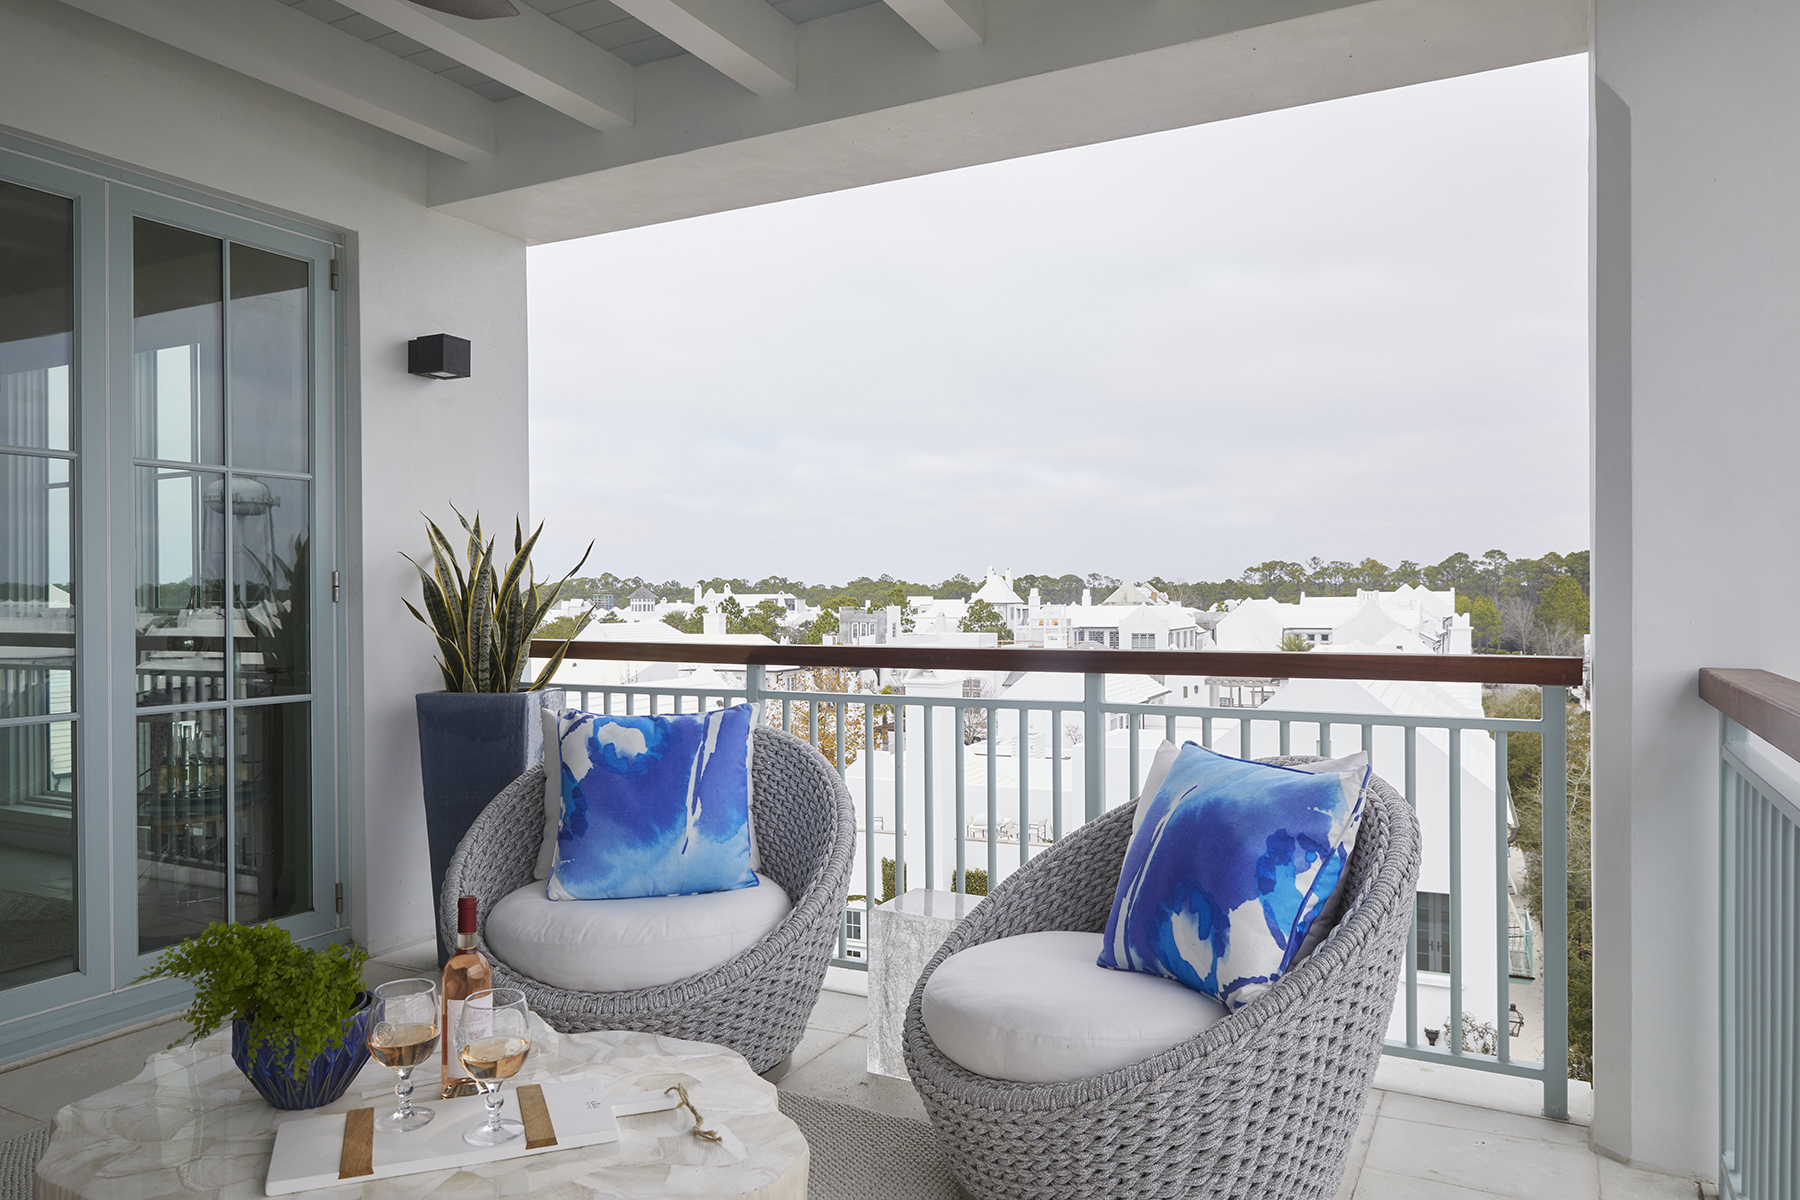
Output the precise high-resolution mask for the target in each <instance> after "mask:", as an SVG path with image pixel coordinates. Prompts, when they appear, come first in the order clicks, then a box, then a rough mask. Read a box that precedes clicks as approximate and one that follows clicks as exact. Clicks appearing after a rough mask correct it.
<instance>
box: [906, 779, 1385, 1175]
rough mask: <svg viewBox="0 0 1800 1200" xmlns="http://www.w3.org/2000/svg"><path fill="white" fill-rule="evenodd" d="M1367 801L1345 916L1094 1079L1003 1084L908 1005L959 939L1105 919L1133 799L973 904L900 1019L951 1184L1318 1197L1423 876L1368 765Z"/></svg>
mask: <svg viewBox="0 0 1800 1200" xmlns="http://www.w3.org/2000/svg"><path fill="white" fill-rule="evenodd" d="M1264 761H1266V762H1276V763H1294V762H1310V761H1315V760H1314V759H1312V758H1303V757H1290V758H1274V759H1265V760H1264ZM1365 804H1366V806H1367V807H1366V811H1365V813H1364V816H1363V820H1362V826H1361V829H1360V830H1359V831H1358V834H1357V841H1356V849H1355V850H1354V851H1353V852H1352V854H1351V857H1350V864H1349V881H1348V884H1347V887H1348V888H1349V889H1350V890H1349V892H1348V893H1347V898H1346V903H1345V906H1344V908H1343V910H1342V914H1341V919H1340V920H1339V922H1338V925H1337V927H1336V928H1335V929H1334V930H1333V931H1332V932H1331V934H1330V936H1329V937H1327V938H1326V939H1325V941H1324V942H1323V943H1321V944H1320V946H1319V948H1318V949H1317V950H1316V951H1314V952H1313V954H1312V955H1311V956H1310V957H1309V958H1307V959H1306V960H1305V961H1304V962H1302V963H1301V964H1300V965H1299V966H1297V967H1296V968H1294V970H1293V971H1292V972H1291V973H1290V974H1288V975H1287V976H1285V977H1284V978H1283V979H1281V980H1280V981H1279V982H1278V983H1277V984H1276V985H1275V986H1274V987H1273V988H1271V989H1269V991H1268V992H1267V993H1265V994H1264V995H1263V996H1261V997H1260V998H1258V999H1257V1000H1255V1001H1254V1002H1253V1003H1251V1004H1250V1005H1248V1006H1246V1007H1245V1008H1243V1009H1240V1010H1238V1011H1237V1012H1236V1013H1233V1014H1232V1015H1231V1016H1230V1017H1228V1018H1226V1019H1225V1020H1223V1021H1220V1022H1219V1023H1218V1024H1217V1025H1214V1026H1213V1027H1212V1028H1210V1029H1208V1030H1206V1031H1205V1032H1203V1033H1201V1034H1199V1035H1198V1036H1197V1037H1194V1038H1192V1039H1190V1040H1188V1041H1186V1042H1183V1043H1181V1044H1180V1045H1178V1046H1175V1047H1173V1048H1171V1049H1169V1050H1167V1051H1164V1052H1163V1053H1162V1054H1159V1055H1157V1056H1155V1057H1154V1058H1149V1059H1146V1060H1144V1061H1143V1062H1140V1063H1134V1064H1133V1065H1131V1066H1129V1067H1125V1068H1122V1069H1120V1070H1117V1071H1110V1072H1107V1073H1106V1074H1103V1075H1097V1076H1094V1077H1092V1078H1090V1079H1082V1080H1077V1081H1075V1082H1073V1083H1060V1084H1039V1083H1012V1082H1008V1081H1006V1080H1000V1079H989V1078H986V1077H984V1076H981V1075H977V1074H974V1073H973V1072H971V1071H968V1070H965V1069H964V1068H962V1067H960V1066H958V1065H957V1064H956V1063H954V1062H951V1061H950V1059H948V1058H946V1057H945V1056H944V1054H943V1053H942V1052H941V1051H940V1050H939V1049H938V1048H937V1047H936V1046H935V1045H934V1044H933V1043H932V1040H931V1037H930V1035H929V1034H927V1033H926V1032H925V1023H924V1019H923V1017H922V1015H921V1009H920V1002H921V998H922V997H923V996H924V994H925V984H926V982H927V981H928V980H930V978H931V975H932V972H933V971H935V970H937V968H938V965H939V964H940V963H942V962H943V961H944V960H945V959H946V958H948V957H950V955H952V954H955V953H956V952H957V951H958V950H963V949H966V948H968V947H970V946H975V945H980V944H981V943H983V942H989V941H994V940H996V939H999V938H1003V937H1012V936H1014V935H1016V934H1022V933H1036V932H1040V931H1046V930H1059V929H1067V930H1076V931H1080V932H1091V933H1099V932H1103V931H1104V930H1105V928H1106V918H1107V915H1108V914H1109V913H1110V912H1111V910H1112V901H1113V893H1114V891H1115V889H1116V888H1117V886H1118V882H1119V868H1120V865H1121V864H1122V863H1123V861H1124V857H1125V848H1126V845H1127V843H1128V842H1129V841H1130V839H1131V813H1132V806H1131V805H1126V806H1124V807H1123V808H1118V809H1114V810H1113V811H1112V812H1109V813H1107V814H1106V815H1105V816H1103V817H1101V818H1100V819H1099V820H1097V821H1094V822H1092V823H1090V824H1088V825H1086V826H1084V827H1083V828H1081V829H1079V830H1077V831H1076V832H1075V833H1073V834H1071V835H1070V836H1069V837H1067V838H1066V839H1064V840H1063V841H1062V842H1061V843H1059V844H1058V845H1056V846H1053V847H1051V848H1050V849H1049V850H1047V851H1045V852H1044V853H1043V854H1042V855H1041V856H1039V857H1038V858H1035V859H1033V860H1031V861H1030V862H1029V863H1027V864H1026V865H1025V866H1023V867H1021V868H1020V869H1019V871H1018V872H1017V873H1016V874H1014V875H1012V876H1011V877H1009V878H1008V879H1007V880H1006V882H1004V883H1003V884H1001V885H1000V886H999V887H997V888H995V889H994V892H993V894H992V895H991V896H989V897H988V898H987V899H986V900H984V901H982V903H981V904H979V905H977V906H976V908H975V910H974V911H973V912H972V913H970V914H969V916H968V917H967V918H966V919H965V920H964V921H963V922H962V924H961V925H959V926H957V927H956V929H955V930H954V931H953V932H952V933H951V934H950V937H949V938H948V940H946V941H945V942H944V944H943V946H942V948H940V949H939V950H938V952H937V954H936V956H935V957H934V958H932V960H931V962H930V963H929V964H928V965H927V966H926V968H925V973H924V974H923V975H922V976H920V979H919V984H918V986H917V987H916V988H915V989H914V990H913V996H912V1003H911V1004H910V1005H909V1006H908V1008H907V1012H906V1026H905V1034H904V1037H905V1047H906V1067H907V1070H908V1071H909V1072H911V1074H912V1079H913V1084H914V1086H915V1087H916V1088H917V1089H918V1092H919V1098H920V1099H921V1100H922V1101H923V1102H924V1104H925V1111H926V1113H927V1115H929V1116H930V1118H931V1123H932V1126H933V1127H934V1128H935V1129H936V1131H937V1136H938V1142H939V1144H940V1145H941V1146H942V1147H943V1149H944V1154H945V1157H946V1158H947V1159H948V1160H949V1163H950V1168H951V1170H952V1171H953V1172H954V1173H955V1174H956V1176H957V1179H958V1180H959V1181H960V1182H961V1183H962V1185H963V1186H964V1187H965V1188H967V1189H968V1191H969V1192H970V1193H971V1194H972V1195H974V1196H976V1197H978V1198H980V1200H996V1198H999V1197H1006V1198H1009V1200H1010V1198H1017V1200H1048V1198H1053V1197H1054V1198H1059V1200H1060V1198H1063V1197H1123V1196H1130V1197H1133V1200H1148V1198H1150V1197H1158V1198H1169V1200H1173V1198H1175V1197H1188V1196H1192V1197H1199V1196H1207V1197H1233V1198H1249V1197H1269V1198H1271V1200H1274V1198H1277V1197H1279V1198H1280V1200H1328V1198H1329V1197H1331V1196H1332V1195H1333V1194H1334V1193H1335V1192H1336V1190H1337V1186H1338V1182H1339V1180H1340V1178H1341V1177H1342V1175H1343V1171H1344V1163H1345V1159H1346V1157H1347V1156H1348V1153H1349V1148H1350V1138H1351V1135H1352V1134H1353V1133H1354V1132H1355V1130H1356V1125H1357V1121H1358V1119H1359V1118H1360V1117H1361V1116H1362V1112H1363V1107H1364V1105H1365V1103H1366V1102H1367V1100H1368V1094H1369V1087H1370V1083H1371V1081H1372V1080H1373V1078H1374V1075H1375V1067H1376V1064H1377V1062H1378V1061H1379V1059H1380V1056H1381V1044H1382V1041H1383V1038H1384V1037H1385V1035H1386V1032H1387V1024H1388V1017H1389V1014H1390V1012H1391V1011H1392V1009H1393V1005H1394V990H1395V986H1396V983H1397V980H1398V978H1399V974H1400V970H1401V967H1402V963H1403V961H1404V959H1403V956H1404V953H1405V949H1406V940H1407V931H1408V928H1409V925H1410V923H1411V920H1412V912H1413V888H1414V884H1415V882H1416V881H1417V878H1418V873H1419V827H1418V822H1417V820H1416V819H1415V818H1414V817H1413V814H1412V811H1411V809H1409V808H1408V807H1407V805H1406V802H1405V801H1404V800H1402V799H1401V798H1400V797H1399V795H1397V794H1396V793H1395V791H1394V790H1393V788H1391V787H1390V786H1389V785H1388V784H1387V783H1386V782H1384V781H1383V780H1381V779H1379V778H1372V779H1371V780H1370V782H1369V790H1368V795H1367V797H1366V800H1365Z"/></svg>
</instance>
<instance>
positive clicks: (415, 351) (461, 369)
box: [406, 333, 469, 379]
mask: <svg viewBox="0 0 1800 1200" xmlns="http://www.w3.org/2000/svg"><path fill="white" fill-rule="evenodd" d="M406 369H407V372H408V373H409V374H413V375H424V376H426V377H427V378H430V379H467V378H468V377H469V342H468V339H467V338H459V337H451V336H450V335H449V334H447V333H432V334H427V335H426V336H424V337H416V338H414V339H413V340H412V341H410V342H408V343H406Z"/></svg>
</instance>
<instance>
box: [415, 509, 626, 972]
mask: <svg viewBox="0 0 1800 1200" xmlns="http://www.w3.org/2000/svg"><path fill="white" fill-rule="evenodd" d="M452 511H455V510H454V509H452ZM456 516H457V519H458V520H459V521H461V522H462V526H463V531H464V532H465V533H466V534H467V535H468V546H467V547H466V550H465V552H464V554H463V555H461V556H459V555H458V553H457V551H456V549H455V548H454V547H452V546H451V544H450V539H449V538H447V537H445V536H444V531H443V530H441V529H439V528H438V527H437V523H436V522H434V521H432V520H430V519H429V518H427V519H426V522H425V527H426V531H427V533H428V535H429V537H430V541H431V570H429V571H427V570H426V569H425V568H424V567H423V566H421V565H420V564H419V563H418V562H416V561H414V560H413V559H412V558H410V557H408V558H407V560H406V561H408V562H410V563H412V565H413V567H414V568H415V569H416V570H417V571H418V572H419V582H420V584H421V585H422V586H423V589H424V606H425V611H424V612H420V611H419V609H418V608H416V607H415V606H414V605H413V604H412V602H411V601H405V604H406V607H407V611H409V612H411V613H412V615H413V616H414V617H416V618H417V619H418V620H419V622H420V623H421V624H422V625H424V626H425V627H426V628H427V629H429V630H431V632H432V636H433V637H435V638H436V639H437V648H438V660H437V662H438V668H439V669H440V670H441V671H442V672H443V675H444V690H443V691H441V692H422V693H420V694H419V696H418V698H417V705H418V716H419V773H420V778H421V782H422V783H423V785H424V793H425V835H426V841H427V844H428V846H429V849H430V852H431V897H432V902H433V910H432V911H433V916H434V918H435V916H436V914H437V913H438V912H440V911H442V899H443V897H442V894H441V893H442V891H443V886H444V872H445V871H447V870H449V868H450V856H451V855H452V854H455V853H456V847H457V845H458V844H459V843H460V842H461V841H462V839H463V835H464V834H466V833H467V832H468V831H469V826H470V825H472V824H474V823H475V818H476V817H478V816H480V815H481V810H482V809H484V808H486V807H487V804H488V801H490V800H492V799H493V798H494V797H495V796H497V795H499V794H500V791H501V789H502V788H504V787H505V786H506V785H507V784H509V783H511V782H512V781H513V780H514V779H517V778H518V777H519V776H520V775H522V774H523V773H524V772H525V769H526V768H527V767H529V766H531V764H532V763H534V762H537V761H539V760H540V759H541V758H542V757H543V753H544V733H543V722H542V718H541V717H540V715H539V713H540V711H541V710H542V709H545V708H561V707H562V703H563V693H562V689H561V688H552V687H548V686H547V685H548V684H549V682H550V680H552V679H554V678H555V677H556V669H557V668H558V667H560V666H561V665H562V661H563V656H564V655H565V654H566V653H567V652H568V649H569V643H570V642H571V641H573V640H574V634H575V633H579V632H580V631H581V628H582V626H584V625H585V624H586V620H585V618H584V619H583V620H582V621H580V622H577V625H576V629H575V630H574V631H573V632H572V633H571V634H570V635H569V637H567V638H564V639H563V643H562V645H561V646H559V647H558V648H557V650H556V652H555V653H554V654H553V655H551V657H550V659H549V661H548V662H546V663H545V664H544V668H543V670H541V671H539V672H538V674H537V678H536V679H535V680H533V681H532V682H531V684H530V685H529V686H523V687H522V686H521V685H522V682H523V681H522V675H523V673H524V670H525V664H526V661H527V660H528V659H529V658H530V657H531V635H532V633H533V632H534V631H536V629H537V627H538V626H539V625H541V624H543V621H544V615H545V614H546V613H548V612H549V611H550V609H551V607H552V606H554V605H555V603H556V599H557V596H558V595H559V594H560V593H561V592H562V589H563V587H564V585H565V584H567V583H568V582H569V580H570V579H573V578H574V577H575V572H576V571H579V570H581V568H582V567H583V566H584V565H586V563H587V560H588V555H589V554H592V553H593V550H594V544H593V543H592V542H589V543H588V549H587V554H583V555H582V556H581V561H580V562H578V563H576V564H575V567H574V570H571V571H570V572H569V573H568V574H567V575H564V576H563V577H562V578H561V579H560V580H558V581H557V582H556V583H554V584H549V585H546V586H545V587H543V588H541V589H540V588H539V587H538V583H537V573H536V571H535V570H534V569H533V568H532V565H531V552H532V550H533V549H534V548H535V547H536V546H537V541H538V537H539V535H541V534H542V533H543V532H544V527H543V525H542V524H539V525H538V527H537V528H536V529H535V530H533V531H532V534H531V536H530V537H529V538H527V537H525V536H524V530H523V528H522V527H521V526H520V524H519V522H518V521H517V520H514V522H513V555H512V561H511V562H509V563H506V564H505V566H504V567H502V566H501V565H500V564H499V562H498V561H497V560H496V559H495V557H494V539H492V538H488V539H487V540H485V541H484V540H483V539H482V533H481V515H480V514H479V513H477V514H476V516H475V520H474V521H473V522H470V521H469V520H468V519H467V518H466V517H464V516H463V515H462V513H460V512H457V514H456ZM465 561H466V563H467V571H466V572H465V570H464V563H465ZM591 611H592V610H590V613H589V615H591ZM433 924H434V925H435V926H438V965H440V966H442V965H443V964H444V963H445V962H448V961H449V958H450V947H449V945H448V944H447V943H446V942H445V941H444V935H443V929H442V922H440V921H437V920H435V919H434V921H433Z"/></svg>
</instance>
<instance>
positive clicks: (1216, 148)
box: [530, 57, 1588, 582]
mask: <svg viewBox="0 0 1800 1200" xmlns="http://www.w3.org/2000/svg"><path fill="white" fill-rule="evenodd" d="M1586 197H1587V99H1586V82H1585V60H1584V59H1582V58H1579V57H1578V58H1569V59H1563V60H1559V61H1556V62H1549V63H1539V64H1535V65H1532V66H1527V67H1519V68H1513V69H1510V70H1506V71H1497V72H1493V73H1490V74H1486V75H1479V76H1473V77H1469V78H1463V79H1455V80H1450V81H1447V82H1443V83H1432V84H1425V85H1422V86H1419V87H1413V88H1406V89H1402V90H1398V91H1391V92H1384V93H1380V94H1377V95H1372V96H1361V97H1355V98H1352V99H1347V100H1340V101H1334V102H1332V103H1329V104H1320V105H1313V106H1310V107H1307V108H1299V109H1292V110H1289V111H1285V112H1275V113H1267V114H1263V115H1259V116H1253V117H1245V118H1241V119H1239V120H1235V121H1227V122H1222V123H1218V124H1213V125H1203V126H1199V127H1196V128H1192V129H1183V130H1176V131H1174V132H1170V133H1160V134H1153V135H1150V136H1146V137H1139V138H1133V139H1131V140H1128V141H1120V142H1112V143H1107V144H1104V145H1099V146H1090V147H1084V148H1081V149H1075V150H1067V151H1062V152H1059V153H1056V154H1047V155H1042V156H1039V157H1035V158H1027V159H1019V160H1015V161H1011V162H1003V163H995V164H991V165H988V166H981V167H971V168H968V169H965V170H960V171H952V172H947V173H944V174H940V175H931V176H926V177H924V178H919V179H909V180H903V181H901V182H898V183H890V184H883V185H879V186H876V187H868V188H862V189H858V190H855V191H847V192H837V193H834V194H831V195H825V196H815V197H809V198H806V199H802V200H794V201H789V202H786V203H782V204H774V205H768V206H765V207H761V208H752V209H746V210H742V211H738V212H731V213H724V214H720V215H717V216H709V217H700V218H696V219H693V220H688V221H680V222H674V223H671V224H666V225H658V226H654V227H651V228H647V229H639V230H632V231H628V232H624V233H612V234H605V235H602V236H599V237H594V238H587V239H583V240H581V241H575V242H565V243H561V244H558V245H554V246H545V247H539V248H536V249H533V250H532V251H531V257H530V294H531V456H532V457H531V480H532V494H531V505H532V512H533V514H534V519H543V520H545V521H547V527H546V529H545V534H544V543H543V545H542V547H541V548H540V552H539V554H538V555H537V561H538V564H539V570H540V573H542V572H545V571H549V570H551V569H552V568H554V569H555V571H556V573H558V574H560V573H561V572H562V571H563V570H566V569H567V568H568V566H570V565H573V563H574V560H575V558H576V557H577V556H578V555H579V553H580V550H581V548H582V547H583V546H585V545H586V544H587V542H588V540H589V539H590V538H597V539H598V540H599V544H598V545H597V546H596V547H595V551H594V557H593V558H592V559H590V560H589V563H588V569H587V570H586V571H585V572H584V573H585V574H597V573H599V572H600V571H603V570H609V571H612V572H614V573H616V574H619V575H643V576H646V577H648V578H654V579H680V580H684V581H691V580H693V579H695V578H697V577H701V576H717V575H725V576H743V577H746V578H749V579H755V578H758V577H761V576H764V575H769V574H780V575H787V576H789V577H792V578H796V579H804V580H807V581H809V582H823V581H842V580H847V579H850V578H852V577H854V576H857V575H862V574H868V575H879V574H881V573H883V572H886V573H888V574H891V575H894V576H896V577H899V578H903V579H911V580H918V581H926V582H935V581H937V580H941V579H943V578H945V577H947V576H949V575H952V574H954V573H956V572H958V571H961V572H965V573H968V574H970V575H977V573H978V572H979V571H981V569H982V568H983V567H985V566H987V565H989V564H993V565H996V566H999V567H1008V566H1010V567H1012V568H1013V569H1014V570H1016V571H1020V572H1042V573H1051V574H1062V573H1065V572H1071V571H1072V572H1077V573H1086V572H1090V571H1101V572H1106V573H1109V574H1113V575H1117V576H1121V577H1130V578H1133V579H1140V578H1143V577H1146V576H1149V575H1162V576H1164V577H1167V578H1171V579H1174V578H1182V579H1187V580H1196V579H1219V578H1224V577H1228V576H1233V575H1236V574H1238V573H1239V572H1240V571H1242V570H1243V568H1245V567H1246V566H1250V565H1252V564H1255V563H1260V562H1262V561H1264V560H1267V559H1271V558H1281V559H1295V560H1302V559H1305V558H1307V557H1310V556H1312V555H1319V556H1322V557H1324V558H1327V559H1333V558H1343V559H1353V560H1360V559H1362V558H1364V557H1367V556H1371V555H1372V556H1374V557H1376V558H1379V559H1381V560H1383V561H1384V562H1387V563H1388V564H1390V565H1392V564H1394V563H1396V562H1398V561H1400V560H1401V559H1413V560H1416V561H1419V562H1435V561H1438V560H1439V559H1441V558H1443V557H1444V556H1445V555H1448V554H1450V553H1452V552H1454V551H1457V550H1465V551H1468V552H1469V553H1471V554H1480V553H1481V552H1483V551H1485V550H1488V549H1493V548H1498V549H1501V550H1504V551H1506V552H1507V553H1508V554H1511V555H1514V556H1525V555H1529V556H1537V555H1540V554H1543V553H1545V552H1546V551H1549V550H1558V551H1570V550H1576V549H1582V548H1585V547H1586V546H1587V544H1588V527H1587V398H1586V397H1587V340H1586V339H1587V250H1586V237H1587V208H1586V205H1587V199H1586ZM595 363H602V364H604V369H603V370H601V371H596V370H595V368H594V366H593V364H595ZM977 577H978V576H977Z"/></svg>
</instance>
